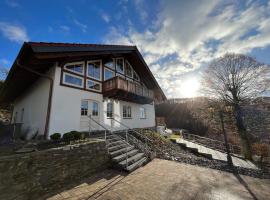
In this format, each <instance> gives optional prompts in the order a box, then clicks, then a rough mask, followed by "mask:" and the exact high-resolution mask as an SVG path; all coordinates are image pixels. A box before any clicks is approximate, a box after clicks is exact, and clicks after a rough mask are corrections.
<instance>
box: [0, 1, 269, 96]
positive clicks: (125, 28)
mask: <svg viewBox="0 0 270 200" xmlns="http://www.w3.org/2000/svg"><path fill="white" fill-rule="evenodd" d="M24 41H36V42H39V41H42V42H70V43H104V44H128V45H137V47H138V48H139V50H140V51H141V53H142V54H143V56H144V59H145V60H146V63H147V64H148V66H149V67H150V69H151V71H152V73H153V74H154V76H155V78H156V79H157V81H158V83H159V84H160V86H161V88H162V89H163V91H164V92H165V94H166V96H167V97H168V98H172V97H173V98H178V97H192V96H196V95H198V92H197V90H198V89H199V85H200V84H199V81H200V76H201V73H202V71H203V70H204V69H205V68H206V67H207V64H209V62H211V60H213V59H215V58H218V57H220V56H222V55H223V54H225V53H233V52H234V53H243V54H247V55H250V56H253V57H255V58H256V59H257V60H258V61H260V62H263V63H266V64H270V0H257V1H252V0H227V1H222V0H119V1H117V0H111V1H110V0H96V1H94V0H76V1H74V0H54V1H52V0H50V1H49V0H46V1H45V0H39V1H36V0H20V1H19V0H0V67H4V68H7V69H9V68H10V66H11V65H12V63H13V61H14V59H15V58H16V56H17V54H18V52H19V49H20V48H21V46H22V44H23V42H24Z"/></svg>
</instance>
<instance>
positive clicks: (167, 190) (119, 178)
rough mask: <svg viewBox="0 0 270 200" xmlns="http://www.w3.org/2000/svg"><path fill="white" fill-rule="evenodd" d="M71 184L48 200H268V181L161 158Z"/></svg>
mask: <svg viewBox="0 0 270 200" xmlns="http://www.w3.org/2000/svg"><path fill="white" fill-rule="evenodd" d="M73 185H74V186H73V187H70V188H68V189H67V188H66V189H63V190H62V191H59V193H58V194H55V195H53V196H51V197H50V198H49V199H50V200H56V199H57V200H60V199H68V200H71V199H99V200H141V199H143V200H174V199H175V200H191V199H192V200H194V199H196V200H206V199H211V200H240V199H245V200H246V199H248V200H249V199H259V200H267V199H270V190H269V188H270V180H265V179H256V178H252V177H248V176H235V175H234V174H231V173H228V172H223V171H218V170H213V169H209V168H204V167H199V166H194V165H188V164H183V163H179V162H174V161H167V160H161V159H154V160H153V161H152V162H150V163H148V164H147V165H146V166H144V167H141V168H139V169H138V170H136V171H134V172H132V173H130V174H128V175H127V174H124V173H119V172H118V171H116V170H106V171H104V172H102V173H98V174H96V175H95V176H93V177H89V178H87V179H85V180H84V181H83V182H80V183H78V184H75V183H73ZM41 199H44V198H41Z"/></svg>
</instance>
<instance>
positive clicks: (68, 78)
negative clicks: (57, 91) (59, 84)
mask: <svg viewBox="0 0 270 200" xmlns="http://www.w3.org/2000/svg"><path fill="white" fill-rule="evenodd" d="M64 83H65V84H67V85H72V86H76V87H80V88H82V87H83V78H81V77H78V76H75V75H73V74H69V73H66V72H64Z"/></svg>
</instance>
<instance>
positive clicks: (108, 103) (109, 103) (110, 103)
mask: <svg viewBox="0 0 270 200" xmlns="http://www.w3.org/2000/svg"><path fill="white" fill-rule="evenodd" d="M108 105H111V107H112V109H111V111H110V112H108ZM113 107H114V106H113V102H107V105H106V117H107V118H109V119H111V118H113V110H114V109H113ZM108 113H111V116H108Z"/></svg>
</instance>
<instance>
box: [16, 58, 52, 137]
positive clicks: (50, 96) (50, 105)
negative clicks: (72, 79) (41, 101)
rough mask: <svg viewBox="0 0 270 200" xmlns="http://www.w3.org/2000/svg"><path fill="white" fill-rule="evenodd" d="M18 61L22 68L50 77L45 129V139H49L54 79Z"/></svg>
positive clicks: (43, 76)
mask: <svg viewBox="0 0 270 200" xmlns="http://www.w3.org/2000/svg"><path fill="white" fill-rule="evenodd" d="M16 63H17V65H18V66H19V67H20V68H22V69H24V70H26V71H28V72H31V73H33V74H36V75H38V76H40V77H42V78H45V79H48V80H49V81H50V90H49V98H48V107H47V115H46V122H45V129H44V139H48V129H49V122H50V115H51V107H52V90H53V79H52V78H51V77H50V76H48V75H45V74H42V73H39V72H37V71H35V70H32V69H30V68H28V67H25V66H23V65H21V64H20V63H19V61H18V60H17V62H16Z"/></svg>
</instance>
